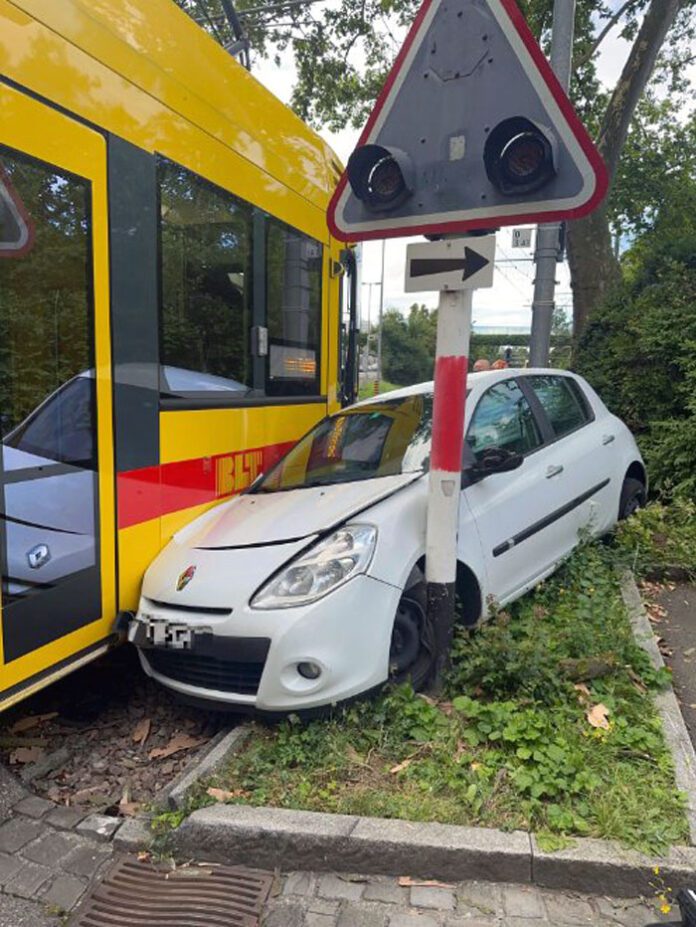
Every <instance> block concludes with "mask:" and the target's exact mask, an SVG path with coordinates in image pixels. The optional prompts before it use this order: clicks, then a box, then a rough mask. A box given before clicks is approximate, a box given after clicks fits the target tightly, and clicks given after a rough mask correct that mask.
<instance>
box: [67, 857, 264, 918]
mask: <svg viewBox="0 0 696 927" xmlns="http://www.w3.org/2000/svg"><path fill="white" fill-rule="evenodd" d="M272 884H273V874H272V873H270V872H263V871H261V870H258V869H244V868H243V867H241V866H238V867H232V866H218V865H216V864H213V863H201V864H189V865H186V866H181V867H180V868H178V869H171V868H169V867H166V866H159V865H156V864H154V863H151V862H149V861H147V862H145V861H141V860H138V859H136V858H135V857H132V856H131V857H127V858H126V859H122V860H120V861H119V862H117V863H116V865H115V866H114V867H113V868H112V869H111V870H110V871H109V872H108V874H107V875H106V877H105V878H104V880H103V881H102V882H101V883H100V884H99V885H97V886H96V887H95V888H94V889H93V890H92V892H91V893H90V894H89V895H88V896H87V898H86V899H85V901H84V902H83V903H82V904H81V905H80V907H79V908H78V910H77V912H76V914H75V920H74V921H71V924H72V925H73V927H258V924H259V920H260V917H261V912H262V910H263V906H264V904H265V903H266V900H267V898H268V896H269V894H270V892H271V887H272Z"/></svg>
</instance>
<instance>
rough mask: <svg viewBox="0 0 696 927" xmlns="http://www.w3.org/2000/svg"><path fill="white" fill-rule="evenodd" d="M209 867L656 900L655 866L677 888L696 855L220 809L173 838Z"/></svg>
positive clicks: (180, 849) (178, 849)
mask: <svg viewBox="0 0 696 927" xmlns="http://www.w3.org/2000/svg"><path fill="white" fill-rule="evenodd" d="M203 848H204V856H205V861H206V862H224V863H227V864H231V865H234V864H237V863H243V864H245V865H251V866H256V867H259V868H268V869H274V868H280V869H282V870H283V871H288V870H314V871H319V872H321V871H336V870H338V871H344V872H354V873H357V874H363V875H392V876H399V875H410V876H415V877H417V878H422V879H437V880H438V881H444V882H448V881H449V882H460V881H467V880H470V879H478V880H485V881H488V882H514V883H520V884H524V883H527V884H529V883H533V884H535V885H537V886H539V887H541V888H556V889H566V890H571V891H581V892H588V893H593V894H596V893H597V891H601V893H602V894H608V895H616V896H619V897H631V896H635V895H647V894H652V889H651V882H652V881H654V879H655V875H654V873H653V869H654V867H656V866H658V867H659V868H660V875H661V877H662V879H664V880H666V882H667V883H668V884H670V885H680V884H683V883H688V882H690V881H691V880H692V879H693V876H694V872H696V848H693V847H674V848H673V849H672V850H671V852H670V854H669V855H668V856H667V857H664V858H659V857H648V856H643V855H642V854H640V853H636V852H634V851H631V850H627V849H626V848H624V847H622V846H621V845H619V844H617V843H613V842H610V841H606V840H591V839H577V840H576V841H575V845H574V846H572V847H570V848H568V849H566V850H561V851H559V852H554V853H546V852H544V851H543V850H541V849H540V848H539V846H538V844H537V841H536V838H534V837H533V836H532V835H530V834H527V833H524V832H521V831H514V832H512V833H504V832H503V831H499V830H490V829H487V828H482V827H458V826H455V825H452V824H420V823H418V824H416V823H413V822H411V821H396V820H387V819H380V818H357V817H351V816H349V815H340V814H322V813H319V812H314V811H289V810H287V809H278V808H252V807H249V806H246V805H214V806H210V807H207V808H202V809H201V810H200V811H195V812H194V813H193V814H192V815H191V816H190V817H189V818H187V819H186V821H184V823H183V824H182V825H181V827H179V828H178V829H177V830H176V831H174V832H173V833H172V849H173V850H174V852H175V854H176V855H180V856H182V857H198V858H200V856H201V852H202V849H203Z"/></svg>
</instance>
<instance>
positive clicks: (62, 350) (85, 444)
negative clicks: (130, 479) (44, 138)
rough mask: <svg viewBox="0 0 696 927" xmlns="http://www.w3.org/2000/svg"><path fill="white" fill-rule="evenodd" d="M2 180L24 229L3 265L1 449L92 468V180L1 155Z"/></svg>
mask: <svg viewBox="0 0 696 927" xmlns="http://www.w3.org/2000/svg"><path fill="white" fill-rule="evenodd" d="M3 178H4V183H2V184H1V185H0V189H2V190H3V191H5V192H4V194H3V196H5V197H9V196H10V195H11V196H12V200H13V204H14V206H15V208H16V209H17V212H16V213H15V214H16V215H22V216H23V221H24V222H26V223H27V226H28V228H29V229H30V231H29V233H28V241H27V244H26V246H25V247H23V248H22V249H21V250H18V252H17V253H16V254H15V255H13V256H9V255H11V254H12V252H11V250H10V251H9V252H8V253H7V254H5V253H4V252H3V258H2V259H0V410H1V414H0V435H1V436H2V439H3V444H4V445H5V447H13V448H16V449H18V450H22V451H25V452H26V453H30V454H34V455H36V456H39V457H43V458H47V459H50V460H55V461H60V462H62V463H77V464H80V465H90V466H91V465H92V464H93V462H94V459H95V457H96V452H95V447H94V397H93V392H94V390H93V386H92V384H91V379H89V378H90V376H91V375H90V372H89V371H90V368H91V367H92V366H93V359H92V305H91V282H90V281H91V268H90V242H89V238H90V228H89V225H90V222H89V215H90V205H89V184H88V183H87V182H86V181H84V180H81V179H79V178H75V177H72V176H69V175H67V174H64V173H63V172H60V171H58V170H57V169H54V168H52V167H50V166H49V165H46V164H43V163H41V162H38V161H34V160H33V159H30V158H28V157H26V156H24V155H19V154H17V153H15V152H12V153H10V152H8V151H7V150H4V149H0V180H2V179H3ZM8 189H9V190H11V191H12V193H11V194H8V193H7V191H8ZM1 228H2V226H0V229H1ZM15 231H16V230H15V229H14V228H13V226H12V225H10V233H11V237H14V234H15ZM0 237H2V232H1V231H0ZM3 241H4V239H3ZM2 244H3V243H2V242H0V248H2ZM79 374H83V375H84V376H86V377H87V379H84V380H83V377H78V375H79ZM81 387H82V388H81ZM5 457H6V458H7V454H6V455H5ZM5 466H6V468H7V466H8V461H7V459H6V461H5Z"/></svg>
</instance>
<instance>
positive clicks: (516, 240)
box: [512, 229, 534, 248]
mask: <svg viewBox="0 0 696 927" xmlns="http://www.w3.org/2000/svg"><path fill="white" fill-rule="evenodd" d="M533 232H534V229H513V230H512V247H513V248H531V247H532V234H533Z"/></svg>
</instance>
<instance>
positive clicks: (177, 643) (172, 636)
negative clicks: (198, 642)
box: [145, 618, 193, 650]
mask: <svg viewBox="0 0 696 927" xmlns="http://www.w3.org/2000/svg"><path fill="white" fill-rule="evenodd" d="M145 634H146V637H147V642H148V644H151V645H152V646H153V647H171V648H172V649H173V650H191V649H192V648H193V629H192V628H190V627H189V626H188V625H186V624H176V622H173V621H166V620H165V619H163V618H147V619H146V621H145Z"/></svg>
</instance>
